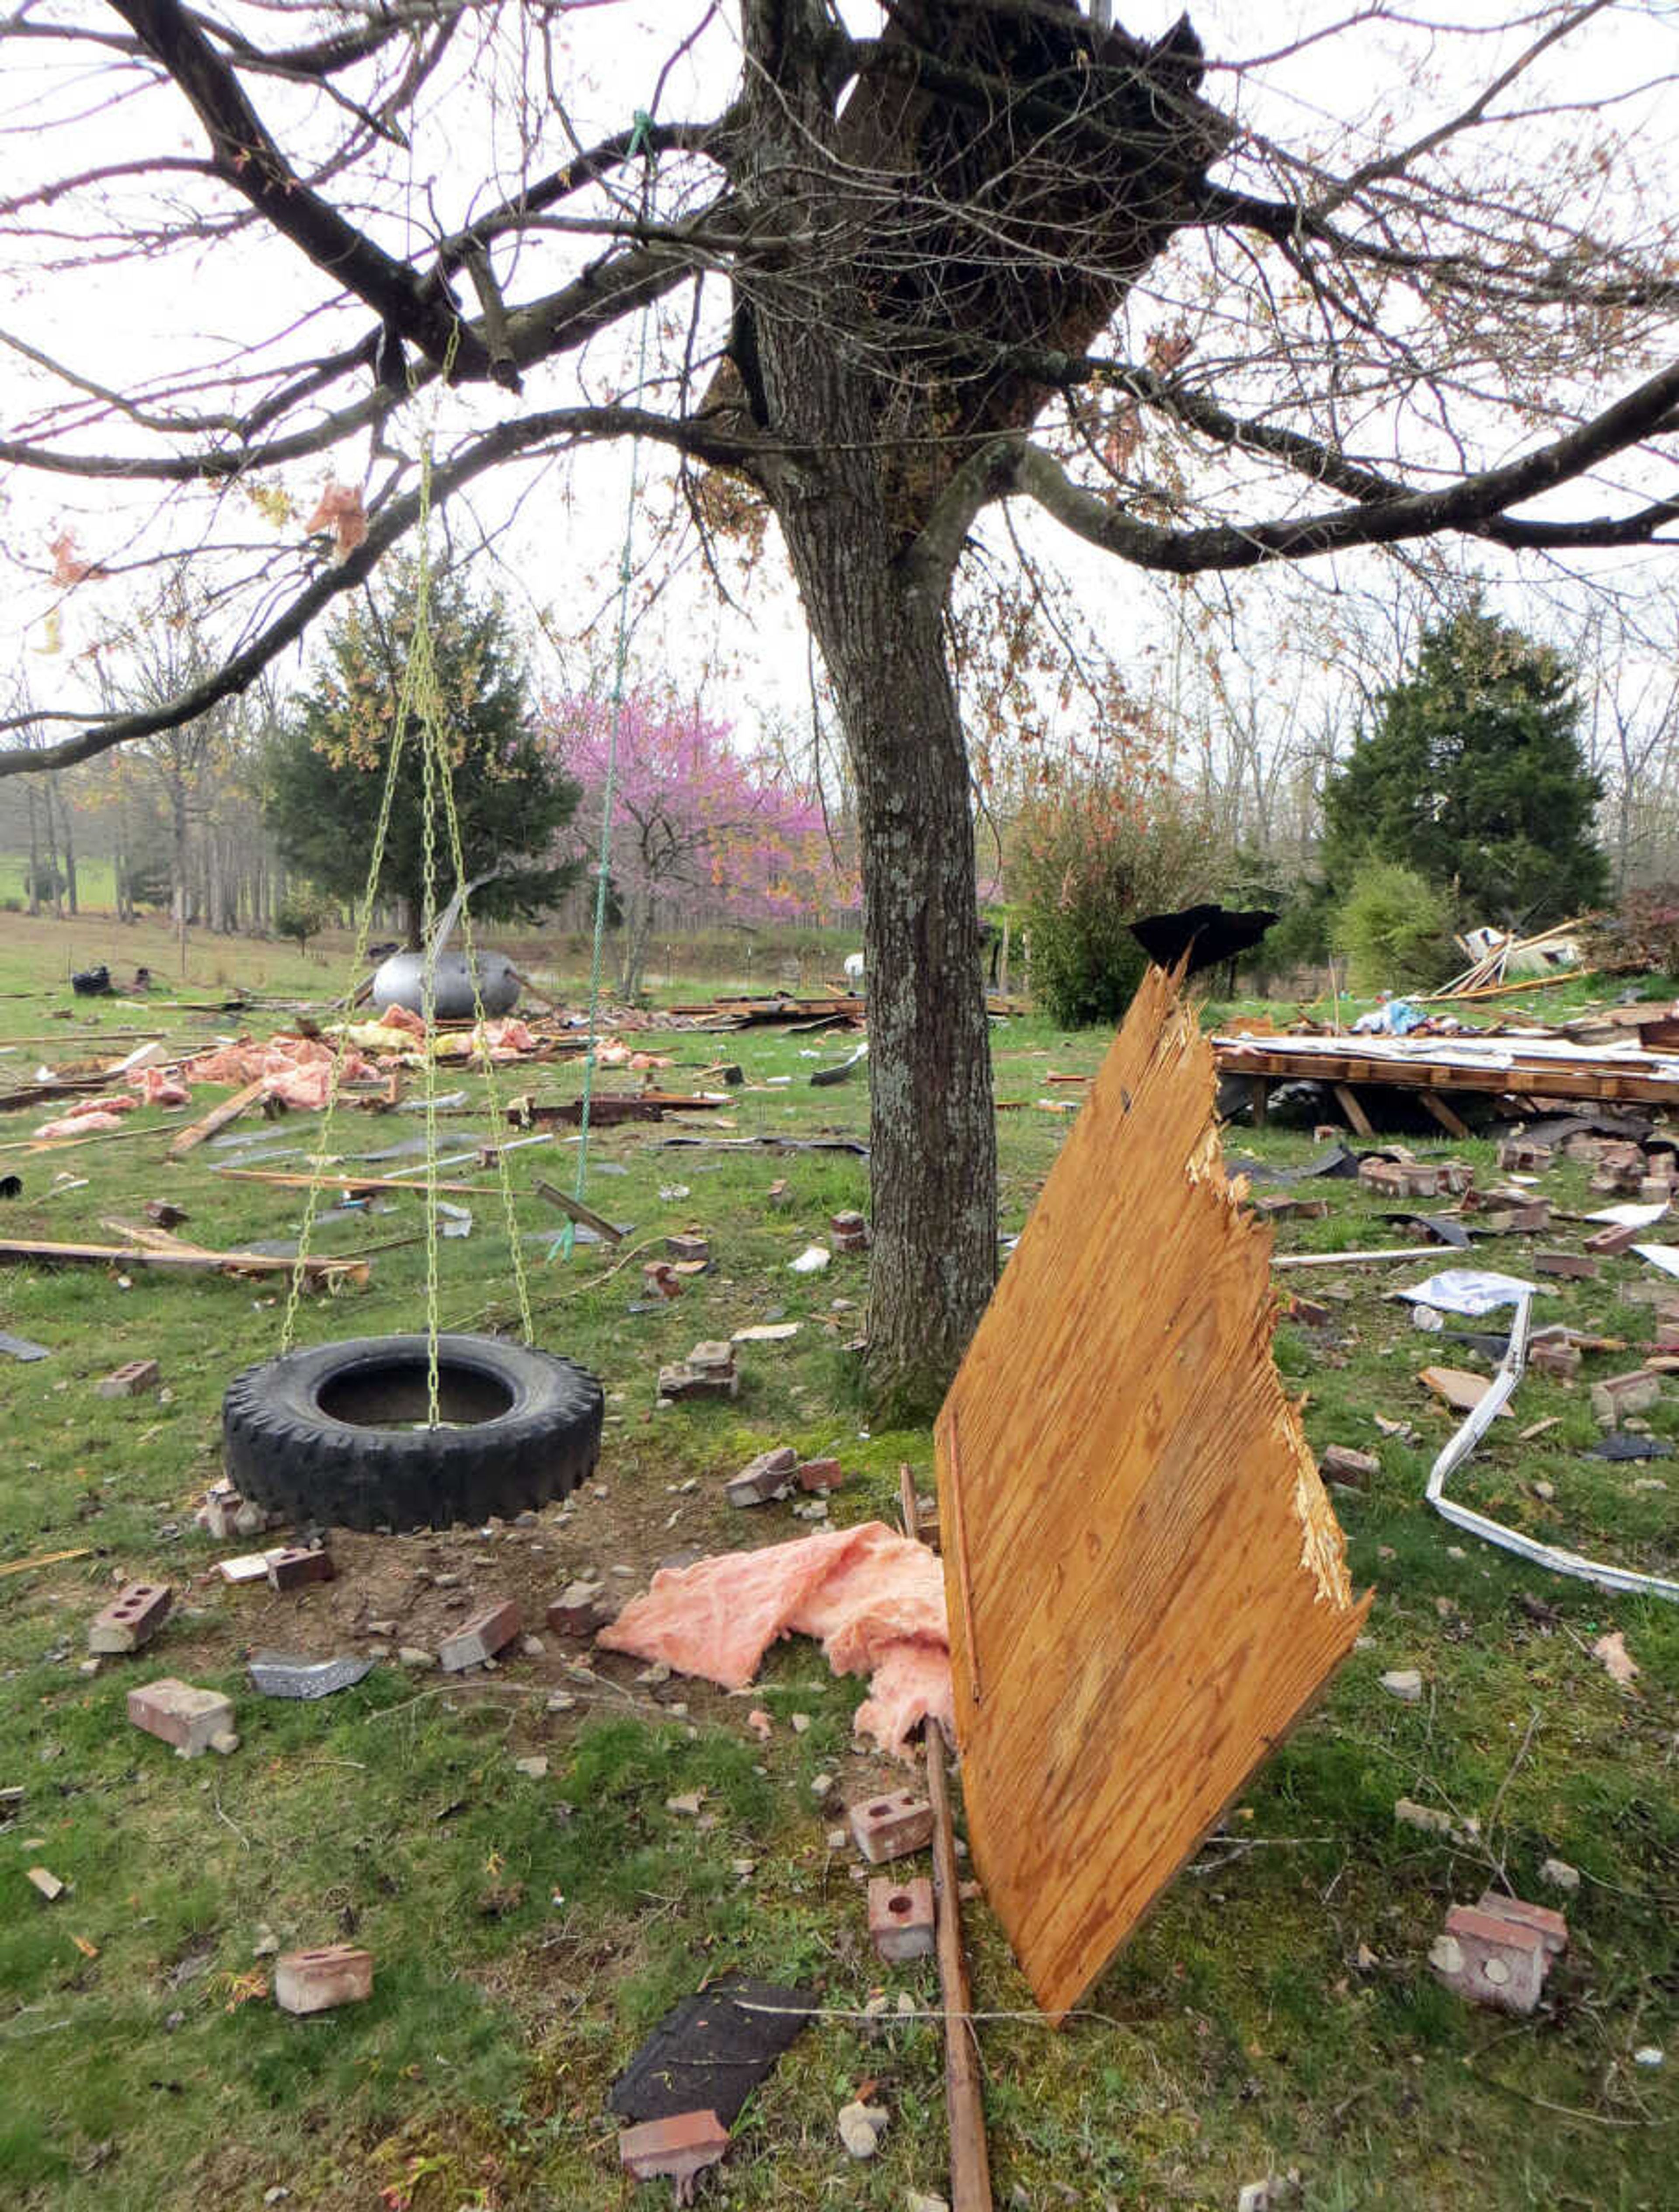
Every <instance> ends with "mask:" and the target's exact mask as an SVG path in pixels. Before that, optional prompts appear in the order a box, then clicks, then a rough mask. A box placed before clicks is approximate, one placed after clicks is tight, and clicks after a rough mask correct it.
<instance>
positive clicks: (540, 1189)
mask: <svg viewBox="0 0 1679 2212" xmlns="http://www.w3.org/2000/svg"><path fill="white" fill-rule="evenodd" d="M536 1195H537V1196H538V1198H545V1199H546V1200H548V1202H549V1205H550V1206H558V1207H559V1209H560V1211H561V1213H563V1214H565V1215H566V1216H567V1218H569V1219H570V1220H573V1221H575V1222H576V1223H578V1224H579V1226H580V1227H582V1228H584V1229H592V1230H593V1231H594V1232H595V1234H596V1236H597V1237H600V1238H601V1239H602V1240H603V1242H604V1243H608V1244H621V1243H623V1241H624V1232H623V1231H622V1230H621V1229H620V1228H619V1226H618V1225H617V1223H616V1222H615V1221H609V1220H608V1219H607V1218H606V1216H605V1215H604V1214H603V1213H597V1212H596V1211H595V1209H594V1207H593V1206H585V1204H584V1202H583V1200H581V1199H580V1198H573V1197H571V1196H570V1195H569V1194H567V1192H565V1191H563V1190H561V1189H560V1188H559V1187H558V1186H557V1185H556V1184H555V1183H551V1182H542V1179H541V1177H540V1176H539V1177H538V1178H537V1181H536Z"/></svg>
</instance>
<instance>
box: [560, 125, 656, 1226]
mask: <svg viewBox="0 0 1679 2212" xmlns="http://www.w3.org/2000/svg"><path fill="white" fill-rule="evenodd" d="M651 130H652V117H651V116H650V115H648V114H647V113H646V111H645V110H644V109H641V108H639V107H638V108H637V109H636V111H635V127H634V129H633V131H631V133H630V143H629V152H630V154H631V155H635V154H637V153H640V154H643V155H646V169H645V170H644V172H643V175H642V182H641V213H642V217H643V220H644V221H645V220H646V216H647V213H648V210H649V208H650V206H651V204H652V188H653V178H654V174H655V172H656V170H657V167H658V156H657V155H655V154H653V153H652V150H651V149H650V146H649V143H648V133H649V131H651ZM652 313H653V307H652V301H651V300H650V301H648V303H647V305H646V307H644V308H643V309H642V310H641V335H640V342H639V350H638V355H637V360H636V371H635V388H636V390H637V391H639V390H640V389H641V387H642V386H644V385H645V384H646V380H647V337H648V331H649V329H650V327H651V324H652ZM640 466H641V437H640V434H639V431H638V432H636V433H635V434H634V435H632V437H631V439H630V467H629V501H628V505H627V510H626V513H625V518H624V544H623V550H622V551H621V553H620V555H619V556H618V620H617V637H616V641H615V646H614V648H613V659H612V690H611V694H610V705H611V708H612V720H611V724H610V726H609V731H608V735H607V744H606V777H605V782H604V786H603V790H602V793H601V834H600V844H599V848H598V850H597V855H596V871H595V942H594V951H593V953H592V956H591V960H590V965H589V1030H588V1039H587V1042H586V1044H585V1048H584V1054H583V1105H582V1110H581V1114H580V1116H579V1136H578V1147H577V1190H576V1195H577V1197H578V1198H579V1199H581V1198H582V1197H583V1195H584V1192H585V1187H586V1184H587V1181H588V1175H589V1116H590V1110H591V1106H592V1103H593V1100H594V1095H595V1053H596V1049H597V1046H598V1044H599V1042H600V1039H599V1036H598V1034H597V1024H598V1020H599V1014H600V996H601V966H602V951H603V945H604V943H605V939H606V885H607V877H608V873H609V866H610V861H611V855H612V812H613V802H614V799H615V796H616V791H617V782H618V741H619V738H620V737H621V734H622V732H623V724H624V678H625V675H626V672H627V669H628V666H629V641H630V618H629V595H630V585H631V583H632V582H633V580H634V576H635V562H634V553H635V515H636V507H637V503H638V501H639V497H640V490H641V486H640ZM575 1242H576V1231H575V1228H574V1226H573V1224H572V1223H571V1222H569V1221H568V1222H567V1224H566V1226H565V1228H564V1230H563V1231H561V1235H560V1237H559V1238H558V1239H557V1241H556V1243H555V1245H554V1247H553V1248H552V1250H551V1251H550V1254H549V1257H550V1258H552V1257H553V1255H554V1253H555V1252H561V1251H563V1252H564V1254H565V1255H566V1257H567V1259H568V1260H569V1259H570V1257H571V1255H572V1250H573V1245H574V1243H575Z"/></svg>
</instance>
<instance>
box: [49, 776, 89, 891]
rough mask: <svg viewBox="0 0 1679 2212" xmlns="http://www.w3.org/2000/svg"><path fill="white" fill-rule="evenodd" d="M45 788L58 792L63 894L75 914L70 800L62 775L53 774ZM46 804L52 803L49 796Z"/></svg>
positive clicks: (74, 875) (74, 845)
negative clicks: (62, 847)
mask: <svg viewBox="0 0 1679 2212" xmlns="http://www.w3.org/2000/svg"><path fill="white" fill-rule="evenodd" d="M47 788H48V791H49V792H50V793H51V792H54V791H56V792H57V793H58V823H59V826H60V828H61V829H63V830H64V896H66V898H68V900H69V901H70V912H71V914H72V915H76V914H79V913H80V912H81V907H80V904H79V902H78V901H77V897H76V833H75V830H74V829H73V828H72V827H71V824H70V801H69V800H68V799H66V798H65V797H64V781H63V777H62V775H55V776H54V777H53V779H52V782H51V783H50V784H49V785H48V787H47ZM48 804H49V805H51V804H52V801H51V799H50V798H49V799H48Z"/></svg>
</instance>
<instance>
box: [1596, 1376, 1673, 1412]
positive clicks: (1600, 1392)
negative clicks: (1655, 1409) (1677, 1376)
mask: <svg viewBox="0 0 1679 2212" xmlns="http://www.w3.org/2000/svg"><path fill="white" fill-rule="evenodd" d="M1661 1395H1662V1378H1661V1376H1659V1375H1652V1374H1651V1373H1650V1372H1649V1370H1648V1369H1646V1368H1643V1367H1634V1368H1633V1369H1631V1370H1629V1372H1627V1374H1625V1375H1605V1376H1603V1380H1602V1381H1601V1382H1600V1383H1593V1384H1592V1386H1591V1412H1592V1416H1593V1418H1594V1419H1597V1420H1598V1421H1601V1422H1603V1423H1605V1424H1606V1425H1613V1424H1614V1423H1615V1422H1616V1421H1622V1420H1625V1419H1626V1418H1627V1414H1628V1413H1643V1412H1644V1411H1645V1410H1646V1407H1651V1406H1653V1405H1655V1404H1656V1403H1657V1401H1658V1400H1659V1399H1660V1397H1661Z"/></svg>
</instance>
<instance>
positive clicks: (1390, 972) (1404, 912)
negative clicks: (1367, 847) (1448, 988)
mask: <svg viewBox="0 0 1679 2212" xmlns="http://www.w3.org/2000/svg"><path fill="white" fill-rule="evenodd" d="M1330 939H1331V942H1332V943H1333V944H1334V945H1335V949H1336V950H1337V952H1341V953H1344V954H1345V956H1346V959H1347V966H1348V981H1349V983H1350V984H1351V986H1352V987H1353V989H1354V990H1355V991H1359V992H1373V991H1426V990H1429V989H1431V988H1432V987H1433V986H1434V984H1436V983H1443V982H1444V981H1446V977H1447V976H1448V975H1451V974H1452V970H1453V969H1454V968H1457V967H1461V966H1462V964H1463V963H1462V961H1461V959H1460V958H1459V957H1458V951H1457V949H1456V947H1455V946H1454V945H1453V944H1452V905H1451V902H1450V900H1449V899H1448V898H1447V896H1446V893H1445V892H1444V891H1443V890H1439V889H1438V888H1437V887H1436V886H1435V885H1434V884H1431V883H1430V882H1428V880H1427V878H1426V877H1423V876H1420V875H1418V874H1417V872H1416V871H1415V868H1406V867H1402V866H1400V865H1399V863H1398V862H1397V860H1366V861H1364V862H1363V863H1362V864H1361V866H1360V867H1359V869H1358V871H1357V872H1356V873H1355V876H1354V877H1353V879H1352V888H1351V889H1350V890H1349V892H1348V894H1347V896H1346V897H1345V898H1344V899H1343V901H1342V902H1341V904H1340V905H1339V907H1337V909H1336V912H1335V917H1334V921H1333V922H1332V924H1331V926H1330Z"/></svg>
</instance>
